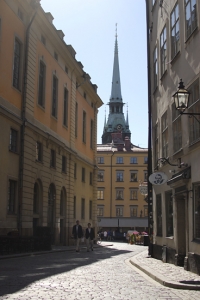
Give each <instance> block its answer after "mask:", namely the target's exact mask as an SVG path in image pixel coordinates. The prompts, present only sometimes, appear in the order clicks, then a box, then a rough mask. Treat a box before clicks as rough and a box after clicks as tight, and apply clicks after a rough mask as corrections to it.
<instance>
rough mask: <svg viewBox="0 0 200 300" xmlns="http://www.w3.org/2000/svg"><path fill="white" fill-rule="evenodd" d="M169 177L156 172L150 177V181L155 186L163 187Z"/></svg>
mask: <svg viewBox="0 0 200 300" xmlns="http://www.w3.org/2000/svg"><path fill="white" fill-rule="evenodd" d="M167 180H168V178H167V175H166V174H165V173H163V172H155V173H153V174H151V175H150V176H149V181H150V182H151V183H152V184H153V185H161V184H164V183H165V182H167Z"/></svg>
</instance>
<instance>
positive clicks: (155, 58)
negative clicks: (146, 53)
mask: <svg viewBox="0 0 200 300" xmlns="http://www.w3.org/2000/svg"><path fill="white" fill-rule="evenodd" d="M153 79H154V81H153V84H154V90H155V89H156V88H157V86H158V49H157V47H155V49H154V51H153Z"/></svg>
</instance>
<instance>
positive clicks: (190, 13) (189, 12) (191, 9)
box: [185, 0, 197, 39]
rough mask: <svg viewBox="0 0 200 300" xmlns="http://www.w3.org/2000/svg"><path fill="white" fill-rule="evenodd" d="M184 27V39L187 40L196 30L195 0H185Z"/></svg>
mask: <svg viewBox="0 0 200 300" xmlns="http://www.w3.org/2000/svg"><path fill="white" fill-rule="evenodd" d="M185 27H186V29H185V32H186V39H188V38H189V37H190V35H191V34H192V33H193V32H194V30H195V29H196V28H197V4H196V0H185Z"/></svg>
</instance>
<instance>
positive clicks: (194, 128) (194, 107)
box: [188, 80, 200, 144]
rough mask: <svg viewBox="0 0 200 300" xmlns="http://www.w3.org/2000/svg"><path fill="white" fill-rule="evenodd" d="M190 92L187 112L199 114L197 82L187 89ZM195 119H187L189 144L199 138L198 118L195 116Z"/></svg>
mask: <svg viewBox="0 0 200 300" xmlns="http://www.w3.org/2000/svg"><path fill="white" fill-rule="evenodd" d="M188 90H189V92H190V104H191V105H190V107H189V112H196V113H200V89H199V80H196V81H195V82H194V83H193V84H192V85H191V86H190V87H189V88H188ZM195 117H196V118H193V117H192V118H189V119H188V120H189V141H190V144H192V143H193V142H195V141H196V140H198V139H199V138H200V123H199V122H198V121H197V119H198V120H199V121H200V116H195Z"/></svg>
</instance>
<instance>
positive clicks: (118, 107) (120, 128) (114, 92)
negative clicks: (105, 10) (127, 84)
mask: <svg viewBox="0 0 200 300" xmlns="http://www.w3.org/2000/svg"><path fill="white" fill-rule="evenodd" d="M108 105H109V115H108V120H107V122H105V124H104V129H103V135H102V144H107V143H111V142H112V139H113V137H114V136H115V138H117V139H118V141H119V139H120V140H121V142H122V143H123V141H124V140H125V137H128V138H129V140H130V138H131V132H130V130H129V124H128V116H127V119H126V120H125V117H124V113H123V106H124V103H123V101H122V95H121V83H120V73H119V58H118V40H117V24H116V35H115V52H114V64H113V77H112V87H111V96H110V102H109V103H108ZM121 142H120V143H121Z"/></svg>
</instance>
